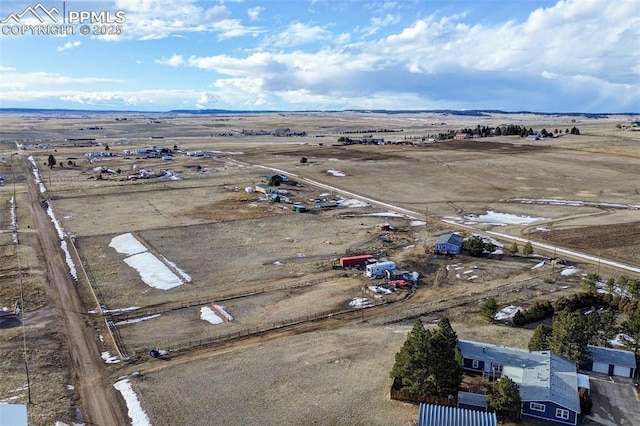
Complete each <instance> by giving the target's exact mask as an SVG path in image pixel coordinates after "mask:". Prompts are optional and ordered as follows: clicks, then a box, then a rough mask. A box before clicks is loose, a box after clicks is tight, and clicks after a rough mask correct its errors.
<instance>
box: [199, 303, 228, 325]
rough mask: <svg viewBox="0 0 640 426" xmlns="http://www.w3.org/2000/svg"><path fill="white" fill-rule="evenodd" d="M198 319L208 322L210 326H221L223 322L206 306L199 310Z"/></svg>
mask: <svg viewBox="0 0 640 426" xmlns="http://www.w3.org/2000/svg"><path fill="white" fill-rule="evenodd" d="M200 319H203V320H205V321H208V322H210V323H211V324H214V325H216V324H222V323H223V322H224V321H223V320H222V318H220V317H219V316H218V315H216V313H215V311H214V310H213V309H211V308H210V307H208V306H203V307H202V308H200Z"/></svg>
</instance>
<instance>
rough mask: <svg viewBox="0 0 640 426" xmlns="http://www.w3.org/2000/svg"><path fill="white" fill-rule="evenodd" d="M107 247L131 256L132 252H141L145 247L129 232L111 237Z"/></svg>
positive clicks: (145, 249)
mask: <svg viewBox="0 0 640 426" xmlns="http://www.w3.org/2000/svg"><path fill="white" fill-rule="evenodd" d="M109 247H112V248H114V249H115V250H116V251H117V252H118V253H121V254H126V255H127V256H131V255H133V254H138V253H143V252H145V251H147V248H146V247H145V246H144V244H142V243H141V242H140V241H138V239H137V238H136V237H134V236H133V234H131V233H126V234H122V235H118V236H116V237H113V238H112V239H111V242H110V243H109Z"/></svg>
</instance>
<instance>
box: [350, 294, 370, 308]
mask: <svg viewBox="0 0 640 426" xmlns="http://www.w3.org/2000/svg"><path fill="white" fill-rule="evenodd" d="M349 306H351V307H352V308H364V307H366V306H371V302H370V301H369V299H367V298H366V297H354V298H353V299H351V302H349Z"/></svg>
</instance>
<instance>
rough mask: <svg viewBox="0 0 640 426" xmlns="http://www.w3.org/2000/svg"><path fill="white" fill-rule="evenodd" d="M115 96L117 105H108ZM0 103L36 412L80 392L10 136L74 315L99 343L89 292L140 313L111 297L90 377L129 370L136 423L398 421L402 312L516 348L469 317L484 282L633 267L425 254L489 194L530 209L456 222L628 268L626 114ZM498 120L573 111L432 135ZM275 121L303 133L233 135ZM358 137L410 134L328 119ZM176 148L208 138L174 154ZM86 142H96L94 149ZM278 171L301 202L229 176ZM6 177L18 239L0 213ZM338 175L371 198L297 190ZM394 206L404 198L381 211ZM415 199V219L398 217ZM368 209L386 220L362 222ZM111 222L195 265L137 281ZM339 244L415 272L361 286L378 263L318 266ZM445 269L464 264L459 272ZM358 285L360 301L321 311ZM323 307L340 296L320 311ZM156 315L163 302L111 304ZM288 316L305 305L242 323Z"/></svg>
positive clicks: (10, 262) (636, 151) (324, 187)
mask: <svg viewBox="0 0 640 426" xmlns="http://www.w3.org/2000/svg"><path fill="white" fill-rule="evenodd" d="M125 116H126V118H127V120H126V121H121V120H118V121H116V120H115V118H116V117H118V118H121V117H125ZM0 120H1V121H0V123H1V125H2V126H1V128H2V130H1V131H0V139H1V143H0V157H2V159H3V161H2V162H0V176H3V177H4V179H5V185H4V186H0V209H1V210H0V212H1V214H0V226H1V229H2V230H3V232H2V233H0V255H1V256H2V258H1V259H2V260H1V262H0V277H1V278H2V281H1V284H0V308H2V307H5V306H7V307H11V306H12V305H13V304H14V303H15V301H16V300H17V298H19V287H20V281H22V286H23V291H24V294H25V308H26V313H25V316H24V319H25V332H26V337H27V341H26V342H27V348H28V351H27V355H28V357H27V361H28V362H29V367H30V369H32V370H33V371H35V372H36V374H34V375H33V376H34V380H33V386H32V400H33V404H31V405H30V407H31V408H30V414H29V415H30V420H31V423H32V424H37V425H40V424H42V425H50V424H53V423H54V422H55V421H56V420H62V421H65V422H67V423H71V420H72V419H73V415H74V409H75V407H76V406H78V405H77V404H78V402H77V399H78V394H77V393H76V391H75V390H74V388H73V387H72V385H74V383H75V380H76V378H74V377H73V375H72V373H71V371H72V370H70V368H69V365H68V355H67V349H66V337H65V336H64V328H63V327H61V325H60V322H59V321H58V318H59V313H58V312H56V310H57V309H64V307H59V306H55V303H54V300H53V299H52V294H51V293H52V291H51V286H50V283H47V282H46V279H45V278H44V277H45V272H46V271H45V268H44V266H43V261H42V258H43V256H45V254H43V253H42V251H41V249H40V244H39V242H38V238H37V236H38V234H37V233H36V230H35V229H34V223H33V218H32V217H31V213H30V210H29V207H28V206H29V194H28V192H27V188H26V184H25V181H26V179H31V177H32V176H30V175H29V173H28V171H29V163H28V160H27V157H28V156H33V158H34V159H35V161H36V163H37V164H38V166H39V169H40V174H41V177H42V180H43V182H44V185H45V186H46V189H47V190H46V192H44V193H41V194H40V197H41V199H42V200H48V201H49V203H50V205H51V206H52V207H53V209H54V211H55V215H56V217H57V219H58V220H59V222H60V223H61V225H62V227H63V228H64V230H65V232H67V233H68V235H70V236H73V241H74V242H75V246H76V247H77V248H78V250H79V253H80V254H81V256H82V258H81V259H80V258H78V257H77V255H76V252H75V251H73V250H72V251H71V254H72V257H73V260H74V262H75V264H76V265H77V266H78V268H79V272H80V273H79V278H78V282H77V287H78V290H79V292H80V294H81V296H82V298H83V300H84V304H85V306H86V326H87V327H92V328H94V329H95V339H96V341H97V342H99V345H100V347H101V348H102V350H104V351H110V352H111V353H112V354H114V353H116V352H117V351H116V347H115V345H114V342H113V341H112V340H111V338H110V337H109V333H108V330H107V326H106V324H105V321H104V319H103V317H102V316H101V315H100V314H97V313H95V312H97V311H99V307H98V306H97V303H96V299H95V298H94V293H96V294H97V298H98V300H99V302H98V303H100V304H102V305H103V306H102V308H103V309H105V308H106V309H110V310H114V309H115V310H117V309H123V308H128V307H138V308H139V312H140V315H138V316H136V314H135V313H133V314H132V313H128V314H127V315H123V316H121V317H120V319H118V315H117V314H116V315H115V316H114V317H113V318H114V319H115V321H116V327H117V330H118V331H119V335H120V336H121V338H122V345H123V347H124V348H126V350H127V352H128V353H129V355H131V356H132V361H131V363H129V364H127V363H125V362H120V363H118V364H108V365H105V367H104V368H105V383H106V384H110V383H111V381H112V380H114V379H115V378H117V377H119V376H122V375H125V374H130V373H132V372H133V371H139V372H141V373H142V377H141V378H139V379H134V381H133V384H134V388H135V390H136V391H137V392H138V396H139V398H140V400H141V402H142V405H143V407H144V408H145V410H146V411H147V413H148V414H149V417H150V419H151V421H152V423H153V424H154V425H182V424H191V425H200V424H201V425H211V424H225V425H227V424H273V425H277V424H292V425H297V424H323V425H331V424H335V425H344V424H354V425H357V424H380V425H383V424H384V425H389V424H396V425H410V424H412V422H413V421H414V420H415V418H416V415H417V407H416V406H415V405H411V404H404V403H400V402H396V401H391V400H390V399H389V386H390V384H391V379H390V378H389V370H390V368H391V366H392V365H393V360H394V358H393V357H394V354H395V353H396V352H397V351H398V349H399V348H400V346H401V345H402V342H403V341H404V337H405V335H406V332H408V330H409V329H410V327H411V325H412V323H413V320H414V319H415V318H418V317H420V318H422V319H423V320H424V321H425V322H426V323H429V324H432V323H434V322H435V321H437V320H438V319H439V318H442V317H443V316H447V317H449V318H450V319H451V321H452V324H453V326H454V329H455V330H456V331H457V332H458V335H459V337H461V338H467V339H476V340H482V341H487V342H492V343H497V344H505V345H510V346H517V347H526V345H527V342H528V340H529V337H530V334H531V330H528V329H520V328H513V327H509V326H505V325H501V324H489V323H487V322H483V321H481V320H480V317H479V305H480V303H481V302H482V301H483V300H484V299H485V298H486V297H488V296H489V295H493V296H495V297H496V298H497V300H498V303H499V304H500V305H501V306H506V305H509V304H515V305H519V306H527V305H528V304H529V303H531V302H533V301H534V300H538V299H549V298H551V299H553V298H556V297H559V296H560V295H564V294H571V293H572V292H575V291H576V290H577V289H579V287H580V278H581V277H580V274H581V273H587V272H594V271H596V268H597V270H598V271H599V272H600V273H601V275H603V276H605V277H609V276H614V277H617V276H619V275H622V274H626V275H634V273H633V272H629V271H626V272H625V271H620V270H617V269H615V268H612V267H609V266H607V265H605V264H602V265H596V263H594V262H592V263H584V262H582V261H579V260H577V259H572V262H573V263H575V264H576V266H577V268H578V271H579V273H578V274H575V275H571V276H562V275H560V273H559V269H557V268H552V267H551V266H550V265H545V266H543V267H542V268H539V269H535V270H533V269H531V268H532V267H533V266H534V265H535V264H536V263H538V262H539V261H540V259H539V258H524V257H520V256H517V257H511V256H503V257H502V258H481V259H478V258H471V257H468V256H465V255H462V256H458V257H456V258H453V259H449V258H443V257H438V256H434V255H432V254H431V253H430V251H431V248H432V246H433V243H434V242H435V241H436V239H437V238H438V236H439V235H441V234H442V233H444V232H447V231H451V230H462V232H464V233H465V234H467V235H469V234H470V233H472V232H473V230H472V229H465V228H459V227H458V225H455V224H453V223H447V222H443V221H442V220H443V219H445V220H454V219H453V218H458V219H455V220H457V221H458V223H459V224H463V222H465V221H466V222H468V219H464V216H466V215H470V214H477V215H480V214H484V213H486V212H487V211H489V210H493V211H495V212H499V213H509V214H512V215H526V216H532V217H537V218H540V220H538V221H536V222H533V223H532V224H507V225H504V226H499V225H489V224H474V225H473V226H474V227H475V229H476V230H477V231H487V230H494V231H498V232H500V233H503V234H508V235H511V236H514V237H519V238H525V239H531V240H532V241H534V242H535V241H539V242H544V243H548V244H555V245H558V246H560V247H564V248H567V249H571V250H574V251H576V252H582V253H587V254H591V255H593V256H599V257H602V259H609V260H613V261H618V262H622V263H626V264H629V265H632V266H635V267H636V268H638V267H640V214H639V211H640V210H639V209H638V206H639V205H640V195H639V192H640V183H639V182H640V169H639V168H638V162H639V161H640V132H633V131H631V130H623V129H620V128H619V127H618V126H617V125H618V124H624V125H626V124H629V122H630V121H637V120H638V117H631V116H611V117H608V118H600V119H595V118H586V117H582V116H578V117H576V116H542V115H531V114H521V115H516V114H493V115H487V116H483V117H468V116H467V117H463V116H456V115H446V114H427V113H421V114H418V113H416V114H364V113H326V114H324V113H308V114H302V113H300V114H295V113H292V114H243V115H223V116H207V115H203V116H191V115H179V116H174V115H169V114H160V115H150V114H129V115H124V114H123V115H107V114H105V115H102V114H96V115H87V116H82V115H73V114H67V115H65V116H60V117H57V116H42V115H24V116H14V115H5V116H2V117H1V118H0ZM156 121H157V122H156ZM502 124H505V125H506V124H518V125H524V126H526V127H532V128H534V130H541V129H542V128H546V129H547V130H549V131H553V130H554V129H556V128H557V129H560V130H564V129H565V128H571V127H573V126H576V127H578V128H579V129H580V132H581V135H565V134H562V136H560V137H558V138H554V139H551V138H549V139H543V140H539V141H536V140H529V139H526V138H520V137H518V136H504V137H491V138H479V139H468V140H461V141H444V142H435V143H433V142H429V137H430V136H431V135H434V134H437V133H440V132H444V131H449V130H459V129H462V128H465V127H471V128H474V127H475V126H476V125H480V126H485V125H488V126H496V125H502ZM89 128H92V129H89ZM278 128H289V129H291V131H294V132H306V136H299V137H277V136H272V135H268V134H257V135H250V134H249V133H251V132H254V133H255V132H258V131H265V132H272V131H275V129H278ZM243 130H244V132H245V134H242V133H241V132H242V131H243ZM228 135H233V136H228ZM363 135H371V136H373V137H379V138H384V139H385V141H387V142H396V141H401V140H411V141H412V142H414V143H415V145H397V144H393V143H388V144H385V145H348V146H347V145H342V144H339V143H338V142H337V140H338V138H339V137H341V136H348V137H351V138H359V137H362V136H363ZM74 139H75V140H74ZM79 139H93V141H92V142H93V143H94V144H95V146H90V147H82V146H77V145H78V144H81V143H82V142H81V141H79ZM423 139H424V143H423ZM16 142H18V143H19V144H22V149H17V146H16ZM418 144H419V145H418ZM107 145H108V146H109V150H108V151H106V150H105V148H106V146H107ZM174 145H175V147H176V148H177V150H178V151H179V152H178V153H175V154H174V156H173V159H172V160H171V161H167V160H163V159H161V158H146V156H145V155H135V154H133V153H132V154H129V155H123V151H124V150H135V149H137V148H146V147H151V146H163V147H167V148H171V149H173V147H174ZM192 151H203V153H204V154H206V156H204V157H195V156H189V155H186V153H187V152H192ZM90 152H96V153H105V152H108V153H110V154H112V155H111V156H104V157H95V158H93V159H92V162H91V163H90V162H89V161H87V159H88V157H87V156H86V154H88V153H90ZM12 153H17V155H11V154H12ZM49 155H54V156H55V158H56V163H57V164H56V166H55V167H53V168H51V169H49V168H48V167H47V166H46V165H45V164H44V163H46V161H47V158H48V156H49ZM302 157H305V158H306V159H307V161H306V163H304V164H303V163H302V162H301V158H302ZM100 169H102V173H100ZM141 169H146V170H170V171H171V176H173V178H168V177H165V178H151V179H137V180H129V179H128V178H127V177H128V176H129V175H132V174H134V173H137V172H138V171H140V170H141ZM274 170H280V171H282V172H284V173H286V174H287V175H288V176H289V178H290V179H291V180H293V181H295V182H297V183H298V185H293V184H287V183H283V184H282V185H281V186H280V189H283V190H286V191H287V192H286V194H285V195H286V197H288V198H289V199H290V200H291V201H292V202H293V201H297V202H302V203H304V204H305V205H306V206H307V207H309V208H310V212H307V213H295V212H293V210H292V208H291V204H289V203H287V202H286V201H285V200H281V202H269V201H267V200H266V198H265V197H264V195H263V194H260V193H257V192H251V193H249V192H246V190H245V188H247V187H253V186H255V185H256V184H257V183H259V182H261V181H262V180H263V179H264V177H265V175H266V174H269V173H273V171H274ZM111 171H113V172H111ZM331 171H338V172H340V174H342V175H343V176H340V175H338V176H336V173H335V172H331ZM14 175H15V178H14ZM14 191H15V193H16V205H17V222H18V225H19V233H18V235H19V244H18V245H17V249H18V250H19V255H18V256H17V257H16V255H15V250H16V245H15V244H14V243H13V242H12V234H11V232H10V229H11V227H12V223H11V221H12V219H11V215H10V210H11V203H10V199H11V198H12V196H13V194H14ZM337 195H342V196H343V197H345V198H347V199H351V198H363V199H367V200H368V204H369V205H368V206H367V207H341V208H334V209H314V208H313V206H312V203H311V202H310V200H312V199H314V198H333V197H335V196H337ZM520 199H544V200H557V201H562V200H568V201H581V202H588V203H591V204H588V205H581V206H578V205H571V204H567V203H560V204H553V203H548V202H545V203H540V204H536V203H523V202H522V201H521V200H520ZM598 203H608V206H607V205H602V204H598ZM573 204H575V203H573ZM629 205H630V206H636V207H635V208H628V206H629ZM392 206H395V207H392ZM625 206H626V207H625ZM395 208H397V209H405V210H408V211H411V212H414V213H415V214H411V215H398V214H397V213H391V210H394V209H395ZM397 209H396V210H397ZM410 216H412V217H410ZM425 219H426V222H427V223H426V224H423V225H417V226H416V223H413V222H414V221H415V220H421V221H424V220H425ZM381 222H388V223H389V224H390V225H391V226H392V230H391V231H385V232H381V231H379V230H377V229H376V225H377V224H380V223H381ZM129 232H132V233H134V234H135V235H136V236H137V238H138V239H139V240H140V241H143V242H144V243H145V245H146V246H147V247H148V248H149V250H150V251H152V252H153V253H154V254H156V255H161V256H163V257H164V258H166V259H167V260H168V261H170V262H173V263H174V264H175V265H176V266H177V267H178V268H180V269H181V270H183V271H185V272H186V273H188V274H189V275H190V277H191V282H187V283H185V284H183V285H181V286H179V287H177V288H174V289H171V290H159V289H155V288H152V287H150V286H149V285H147V284H145V283H144V282H143V281H142V279H141V278H140V276H139V275H138V273H137V272H136V271H135V270H134V269H133V268H131V267H129V266H127V264H125V262H124V259H125V257H126V256H125V255H124V254H121V253H118V252H116V251H115V250H114V249H113V248H111V247H109V244H110V242H111V241H112V239H113V238H114V237H116V236H118V235H122V234H124V233H129ZM68 241H69V243H71V239H68ZM354 252H361V253H373V254H375V255H376V256H379V257H382V256H383V257H388V258H389V259H391V260H394V261H397V262H398V264H399V265H400V267H402V268H405V269H408V270H411V271H417V272H419V273H420V275H421V285H420V286H419V287H418V289H417V290H416V292H415V293H413V294H411V296H410V297H407V298H405V296H407V293H406V292H404V291H399V292H397V293H396V294H394V295H393V296H385V297H384V298H378V299H376V298H374V297H373V295H372V294H371V293H370V292H367V291H366V290H365V291H363V288H365V289H366V287H367V286H369V285H371V284H372V283H374V282H379V281H371V280H369V279H367V278H366V277H364V276H363V274H362V272H361V271H355V270H342V269H336V268H334V267H333V266H334V264H335V263H336V261H337V259H338V258H339V257H340V256H343V255H345V254H347V253H354ZM536 253H537V254H539V255H544V256H551V255H552V254H553V253H549V252H545V251H544V250H538V249H537V250H536ZM18 262H19V263H20V270H21V272H22V274H20V273H19V272H18ZM81 265H84V267H85V269H86V272H87V275H85V274H84V271H83V270H82V268H80V266H81ZM455 268H458V269H455ZM463 271H474V272H473V274H474V275H477V276H478V277H477V278H476V279H473V280H470V279H468V277H469V276H470V274H463ZM360 296H366V297H368V298H370V299H371V300H373V301H374V302H375V303H376V304H377V305H378V306H376V307H373V308H371V309H367V310H365V311H355V313H354V314H349V313H347V314H340V315H339V314H337V313H338V312H339V311H344V310H348V309H349V302H350V301H351V300H352V299H353V298H355V297H360ZM392 302H393V303H392ZM209 303H216V304H219V305H223V306H225V308H226V309H227V310H228V312H229V313H230V314H231V315H232V316H233V321H231V322H224V323H222V324H218V325H212V324H209V323H208V322H206V321H203V320H202V319H200V308H201V307H203V306H207V305H208V304H209ZM90 312H91V313H90ZM330 312H336V315H335V316H330V317H329V316H326V315H325V314H327V313H330ZM143 313H144V314H143ZM153 313H158V314H159V316H157V317H154V318H151V319H146V320H144V321H139V322H130V323H121V324H117V322H118V321H122V320H124V319H138V320H139V319H140V317H143V316H144V315H147V314H149V315H150V314H153ZM305 316H308V317H312V316H318V319H317V321H310V322H305V323H303V324H302V325H298V326H292V327H285V328H282V329H278V330H272V331H269V332H263V333H259V334H251V330H257V329H260V328H261V327H262V328H264V327H269V326H271V325H273V326H275V325H277V324H284V323H287V321H292V320H295V319H298V318H302V317H305ZM363 320H364V322H363ZM232 333H238V334H239V335H240V334H243V333H245V334H246V333H250V335H249V336H246V337H243V338H239V339H231V340H230V341H229V340H226V341H224V342H222V341H220V342H218V343H214V344H210V345H206V346H198V347H197V348H193V349H191V350H187V351H180V352H178V351H176V352H175V353H174V352H170V354H169V356H168V357H166V358H165V359H152V358H150V357H149V356H148V352H149V350H151V349H162V350H171V349H172V348H180V347H184V346H185V345H188V344H190V343H194V342H198V341H202V340H213V339H215V338H216V337H218V336H226V335H230V334H232ZM0 338H1V340H0V341H1V342H2V343H0V349H1V350H2V354H3V356H2V357H0V366H1V368H2V371H3V377H7V380H4V381H3V382H1V383H0V401H12V402H23V403H24V402H26V393H25V391H24V390H16V389H22V388H21V387H22V386H24V384H25V379H24V362H23V354H22V346H21V345H22V330H21V328H20V327H18V328H15V327H12V328H6V329H0ZM102 340H104V342H103V341H102ZM5 354H6V356H5ZM5 372H7V375H6V376H5V374H4V373H5ZM45 383H48V384H49V385H48V386H46V385H45ZM67 385H69V386H67ZM13 397H16V398H13Z"/></svg>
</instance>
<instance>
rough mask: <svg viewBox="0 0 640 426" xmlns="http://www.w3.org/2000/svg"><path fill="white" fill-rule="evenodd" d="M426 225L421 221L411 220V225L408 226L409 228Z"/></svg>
mask: <svg viewBox="0 0 640 426" xmlns="http://www.w3.org/2000/svg"><path fill="white" fill-rule="evenodd" d="M426 224H427V222H425V221H423V220H412V221H411V223H410V224H409V226H424V225H426Z"/></svg>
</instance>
